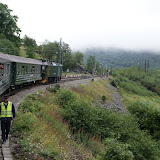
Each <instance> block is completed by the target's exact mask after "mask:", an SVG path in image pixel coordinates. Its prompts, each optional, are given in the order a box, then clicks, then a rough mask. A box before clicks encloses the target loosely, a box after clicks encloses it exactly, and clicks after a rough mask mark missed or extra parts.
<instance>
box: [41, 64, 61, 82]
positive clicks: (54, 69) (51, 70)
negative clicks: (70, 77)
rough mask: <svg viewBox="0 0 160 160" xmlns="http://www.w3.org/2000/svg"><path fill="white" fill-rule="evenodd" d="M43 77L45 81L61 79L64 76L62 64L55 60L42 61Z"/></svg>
mask: <svg viewBox="0 0 160 160" xmlns="http://www.w3.org/2000/svg"><path fill="white" fill-rule="evenodd" d="M42 63H43V65H42V78H43V82H44V83H45V82H47V81H48V82H54V81H60V80H61V76H62V65H61V64H59V63H55V62H54V61H43V62H42Z"/></svg>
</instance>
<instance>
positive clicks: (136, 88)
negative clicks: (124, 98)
mask: <svg viewBox="0 0 160 160" xmlns="http://www.w3.org/2000/svg"><path fill="white" fill-rule="evenodd" d="M110 83H111V85H113V86H114V87H121V88H123V89H125V90H126V91H129V92H132V93H134V94H137V95H142V96H153V95H154V94H153V93H152V92H150V91H148V90H147V88H146V87H144V86H142V85H141V84H139V83H137V82H134V81H132V80H129V79H128V78H124V77H122V76H120V75H117V76H116V78H114V79H113V80H112V81H111V82H110Z"/></svg>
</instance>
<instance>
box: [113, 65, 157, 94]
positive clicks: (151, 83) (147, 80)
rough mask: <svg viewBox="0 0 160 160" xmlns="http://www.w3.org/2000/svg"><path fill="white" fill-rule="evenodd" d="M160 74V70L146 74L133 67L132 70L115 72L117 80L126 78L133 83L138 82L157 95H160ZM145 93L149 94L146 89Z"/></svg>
mask: <svg viewBox="0 0 160 160" xmlns="http://www.w3.org/2000/svg"><path fill="white" fill-rule="evenodd" d="M159 73H160V70H151V71H150V72H148V73H145V72H144V71H142V70H141V71H139V69H138V68H136V67H132V68H126V69H117V70H115V71H114V77H116V79H119V78H120V77H126V78H127V79H129V80H131V81H133V82H137V83H139V84H140V85H143V86H144V87H145V88H147V89H148V90H150V91H152V92H155V93H157V94H160V79H159V78H160V77H159ZM131 81H130V82H131ZM133 82H132V84H133ZM135 84H136V83H135ZM141 89H142V88H141ZM145 92H147V90H146V89H145Z"/></svg>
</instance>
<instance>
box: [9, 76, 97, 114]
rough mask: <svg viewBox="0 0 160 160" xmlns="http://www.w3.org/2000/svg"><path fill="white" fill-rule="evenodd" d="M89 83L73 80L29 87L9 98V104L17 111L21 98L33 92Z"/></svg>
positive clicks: (83, 80)
mask: <svg viewBox="0 0 160 160" xmlns="http://www.w3.org/2000/svg"><path fill="white" fill-rule="evenodd" d="M98 79H99V77H97V78H95V81H97V80H98ZM90 81H91V78H89V79H81V80H75V81H68V82H61V83H55V84H49V85H41V86H35V87H31V88H28V89H25V90H22V91H19V92H18V93H16V94H15V95H12V96H10V97H9V100H10V101H11V102H13V104H14V106H15V110H16V111H17V110H18V106H19V104H20V102H21V101H22V100H23V98H24V97H25V96H27V95H29V94H31V93H33V92H35V91H38V90H46V88H47V87H50V86H51V87H52V86H55V85H56V84H60V86H61V87H65V88H70V87H76V86H78V85H79V84H83V85H87V84H89V82H90Z"/></svg>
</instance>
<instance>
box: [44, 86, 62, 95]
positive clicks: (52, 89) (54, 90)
mask: <svg viewBox="0 0 160 160" xmlns="http://www.w3.org/2000/svg"><path fill="white" fill-rule="evenodd" d="M46 89H47V91H49V92H51V93H56V92H57V91H59V90H60V85H55V87H47V88H46Z"/></svg>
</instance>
